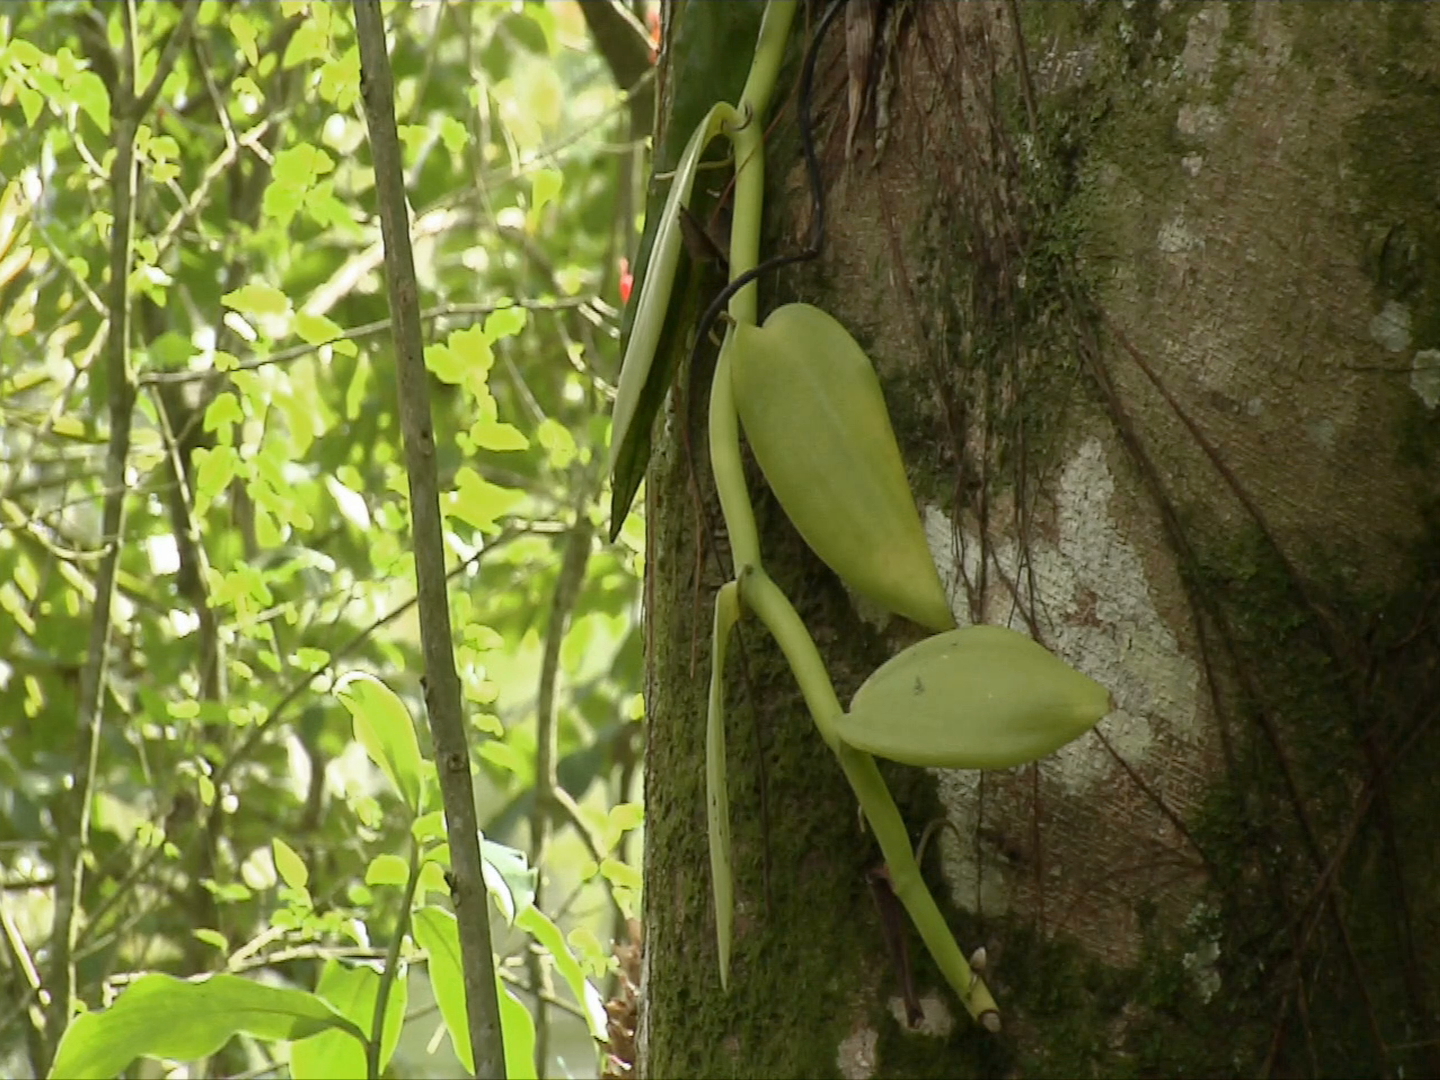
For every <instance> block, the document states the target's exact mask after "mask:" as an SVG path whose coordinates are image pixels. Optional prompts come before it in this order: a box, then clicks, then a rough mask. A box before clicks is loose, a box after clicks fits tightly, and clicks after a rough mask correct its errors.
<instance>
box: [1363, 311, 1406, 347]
mask: <svg viewBox="0 0 1440 1080" xmlns="http://www.w3.org/2000/svg"><path fill="white" fill-rule="evenodd" d="M1370 339H1371V340H1372V341H1374V342H1375V343H1376V344H1377V345H1379V346H1380V347H1381V348H1382V349H1384V350H1385V351H1386V352H1392V353H1398V352H1404V351H1405V350H1406V349H1408V348H1409V347H1410V309H1409V308H1407V307H1406V306H1405V305H1404V304H1402V303H1400V302H1399V301H1398V300H1387V301H1385V306H1384V307H1382V308H1381V309H1380V313H1379V314H1378V315H1376V316H1375V317H1374V318H1373V319H1371V320H1370Z"/></svg>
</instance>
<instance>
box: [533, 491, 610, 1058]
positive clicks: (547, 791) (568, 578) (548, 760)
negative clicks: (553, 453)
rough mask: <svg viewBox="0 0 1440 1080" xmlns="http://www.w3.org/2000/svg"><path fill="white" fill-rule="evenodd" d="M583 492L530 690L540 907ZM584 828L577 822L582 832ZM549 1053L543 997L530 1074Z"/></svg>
mask: <svg viewBox="0 0 1440 1080" xmlns="http://www.w3.org/2000/svg"><path fill="white" fill-rule="evenodd" d="M589 501H590V500H589V497H588V495H586V496H585V497H582V498H581V499H579V500H578V501H577V503H576V507H575V524H574V525H573V526H571V528H570V535H569V536H568V537H567V538H566V541H565V553H564V555H563V556H562V557H561V559H560V571H559V573H558V574H556V576H555V592H554V595H553V596H552V597H551V600H550V623H549V626H548V627H547V628H546V631H545V652H544V655H543V656H542V657H541V660H540V685H539V688H538V690H537V691H536V695H535V802H534V805H533V806H532V807H531V810H530V865H531V866H533V867H536V868H537V873H536V876H535V906H536V907H539V908H541V909H542V910H543V909H544V902H543V889H544V884H545V875H544V873H543V871H539V870H538V868H539V867H540V866H541V864H542V863H543V861H544V858H545V849H546V847H547V846H548V844H549V842H550V821H551V815H552V814H553V813H554V812H555V808H556V807H557V806H558V800H557V799H556V797H555V796H556V793H557V791H558V790H559V787H560V781H559V777H558V776H557V774H556V767H555V766H556V750H557V743H558V739H557V737H556V736H557V727H556V723H555V684H556V682H557V681H558V679H559V675H560V646H561V644H562V643H563V642H564V640H565V631H566V629H567V628H568V627H569V625H570V615H571V613H572V612H573V611H574V609H575V601H576V599H577V598H578V597H579V595H580V588H581V586H582V585H583V584H584V583H585V568H586V566H587V565H588V564H589V562H590V546H591V543H592V542H593V540H594V539H595V526H594V525H592V524H591V523H590V516H589V514H588V513H587V512H586V504H587V503H589ZM587 833H588V830H586V829H584V828H581V835H582V836H585V835H587ZM526 966H527V967H528V968H529V972H530V983H531V985H532V986H534V987H535V990H536V992H537V993H539V992H541V991H548V990H549V989H550V987H549V985H548V983H547V981H546V979H547V975H546V971H545V965H544V963H543V961H542V959H541V957H540V956H539V954H538V953H536V952H535V951H533V950H532V951H530V952H529V953H528V954H527V955H526ZM549 1058H550V1017H549V1011H548V1010H547V1009H546V1007H545V1002H544V1000H543V999H541V1000H539V1001H537V1002H536V1005H535V1075H536V1076H537V1077H539V1078H540V1080H545V1063H546V1062H547V1061H548V1060H549Z"/></svg>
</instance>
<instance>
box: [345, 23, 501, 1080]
mask: <svg viewBox="0 0 1440 1080" xmlns="http://www.w3.org/2000/svg"><path fill="white" fill-rule="evenodd" d="M354 11H355V36H356V40H357V42H358V43H359V46H360V96H361V99H362V100H363V102H364V107H365V124H366V127H367V128H368V130H369V134H370V150H371V155H372V157H373V158H374V167H375V192H376V198H377V200H378V202H379V204H380V231H381V236H382V240H383V243H384V248H385V279H386V284H387V286H388V289H389V293H390V309H391V311H390V314H391V319H392V321H393V324H394V334H395V354H396V356H395V361H396V363H395V366H396V370H397V376H398V381H399V388H398V389H399V407H400V428H401V432H402V433H403V435H404V442H405V459H406V472H407V474H408V476H409V482H410V519H411V526H412V536H413V541H414V545H415V578H416V586H417V594H418V596H419V601H420V643H421V651H422V653H423V655H424V658H425V676H424V690H425V705H426V712H427V715H428V716H429V720H430V735H431V740H432V742H433V743H434V746H435V766H436V772H437V773H438V776H439V780H440V792H441V797H442V799H443V801H444V806H445V827H446V833H447V836H448V839H449V841H450V860H451V869H450V877H451V889H450V896H451V900H452V902H453V903H454V906H455V917H456V921H457V922H458V924H459V932H460V958H461V966H462V971H463V973H464V984H465V1010H466V1014H467V1019H468V1021H469V1029H470V1031H469V1036H470V1047H471V1050H472V1052H473V1053H474V1059H475V1075H476V1076H477V1077H485V1078H490V1077H495V1078H498V1080H504V1078H505V1051H504V1042H503V1039H504V1036H503V1034H502V1031H501V1027H500V1001H499V995H498V990H497V988H496V985H495V954H494V947H493V946H492V944H491V942H490V910H489V897H488V894H487V892H486V889H485V880H484V874H483V869H482V868H483V864H482V862H481V859H480V834H479V823H478V822H477V821H476V818H475V791H474V786H473V784H472V783H471V778H470V747H469V744H468V741H467V738H466V727H465V716H464V706H463V704H462V702H461V697H460V677H459V675H458V674H457V673H456V670H455V654H454V651H453V645H452V641H453V638H452V636H451V626H450V607H449V597H448V595H447V593H446V587H445V580H446V574H445V541H444V536H443V526H442V520H441V516H440V492H439V479H438V476H437V471H436V466H435V431H434V426H433V421H432V419H431V414H430V386H429V376H428V374H427V372H426V370H425V355H424V340H423V335H422V333H421V325H420V298H419V285H418V284H417V282H416V279H415V256H414V252H413V251H412V250H411V247H410V217H409V211H408V209H407V207H406V198H405V180H404V176H405V172H404V165H403V160H404V159H403V158H402V156H401V151H400V137H399V133H398V132H397V131H396V126H395V86H394V82H393V80H392V77H391V73H390V57H389V53H388V51H387V49H386V45H385V19H384V16H383V15H382V14H381V10H380V3H379V0H354Z"/></svg>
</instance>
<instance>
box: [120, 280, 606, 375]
mask: <svg viewBox="0 0 1440 1080" xmlns="http://www.w3.org/2000/svg"><path fill="white" fill-rule="evenodd" d="M512 307H518V308H524V309H525V310H526V311H570V310H572V309H576V308H578V309H579V310H580V311H581V312H582V313H583V314H586V316H587V317H590V318H593V319H595V320H598V321H601V322H603V321H604V320H606V319H611V320H613V319H616V318H618V314H619V313H618V312H616V311H614V310H613V309H612V308H610V307H609V305H607V304H606V303H605V302H604V301H603V300H600V299H599V298H598V297H578V296H577V297H570V298H566V299H561V300H509V301H506V302H505V303H503V304H468V303H461V304H439V305H437V306H435V307H431V308H426V309H425V310H424V311H422V312H420V318H421V320H422V321H424V322H431V321H433V320H435V319H447V318H454V317H456V316H470V317H472V318H480V317H483V316H485V315H490V314H492V313H493V312H496V311H504V310H505V309H506V308H512ZM390 328H391V321H390V320H389V319H376V320H375V321H374V322H369V323H364V324H362V325H360V326H357V327H354V328H353V329H351V330H346V331H345V332H344V333H342V334H337V335H336V336H335V337H333V338H330V339H329V340H328V341H317V342H315V343H314V344H305V345H293V346H291V347H290V348H288V349H280V350H279V351H278V352H273V353H271V354H270V355H269V356H260V357H256V358H255V359H254V360H246V361H244V362H242V363H239V364H236V365H235V366H234V367H233V368H230V369H228V370H230V371H254V370H255V369H256V368H262V367H268V366H269V365H271V364H288V363H291V362H293V361H295V360H301V359H304V358H305V357H307V356H310V355H312V354H314V353H316V352H319V351H320V350H321V349H323V348H324V347H325V346H327V345H334V344H335V343H336V342H337V341H359V340H360V339H362V338H367V337H374V336H375V335H376V334H383V333H385V332H386V331H387V330H389V329H390ZM214 377H215V371H214V370H213V369H211V368H206V369H202V370H198V371H159V372H156V373H154V374H153V375H146V376H145V377H144V378H143V379H141V381H140V383H141V385H142V386H161V385H174V384H177V383H192V382H201V381H203V380H205V379H211V378H214Z"/></svg>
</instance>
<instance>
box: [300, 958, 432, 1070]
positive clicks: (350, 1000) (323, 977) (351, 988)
mask: <svg viewBox="0 0 1440 1080" xmlns="http://www.w3.org/2000/svg"><path fill="white" fill-rule="evenodd" d="M380 981H381V976H380V973H379V972H377V971H375V970H374V969H372V968H370V967H368V966H365V965H357V966H354V967H351V966H347V965H345V964H344V963H342V962H341V961H339V960H335V959H328V960H326V961H325V967H324V970H323V971H321V973H320V980H319V982H318V983H317V984H316V986H315V993H316V996H318V997H321V998H323V999H324V1000H325V1001H326V1002H327V1003H329V1004H330V1005H331V1006H333V1007H334V1009H335V1011H336V1012H338V1013H339V1014H340V1015H341V1016H344V1017H345V1018H346V1019H348V1020H349V1021H350V1022H351V1023H353V1024H354V1025H355V1026H356V1027H358V1028H359V1029H360V1030H361V1031H364V1032H366V1033H367V1035H368V1034H370V1033H371V1032H372V1028H373V1025H374V1022H375V999H376V997H377V996H378V995H379V992H380ZM408 999H409V979H408V977H407V972H406V971H404V970H403V969H402V970H401V971H399V972H397V973H396V974H395V977H394V978H393V979H392V980H391V982H390V988H389V991H388V995H387V997H386V999H385V1025H384V1037H383V1038H382V1039H381V1043H380V1065H381V1068H384V1066H385V1065H386V1064H387V1063H388V1062H389V1060H390V1058H391V1056H392V1055H393V1054H394V1053H395V1047H396V1046H397V1045H399V1042H400V1031H401V1027H402V1025H403V1022H404V1018H405V1006H406V1003H407V1001H408ZM290 1075H291V1076H293V1077H294V1078H295V1080H330V1078H332V1077H336V1078H350V1077H354V1078H355V1080H364V1078H365V1077H366V1076H367V1073H366V1061H365V1047H364V1045H363V1044H362V1043H359V1042H356V1041H355V1040H354V1039H352V1038H349V1037H347V1036H345V1035H343V1034H341V1033H339V1032H333V1031H327V1032H325V1033H323V1034H320V1035H314V1036H311V1037H310V1038H308V1039H305V1040H302V1041H300V1042H297V1043H295V1045H293V1046H292V1047H291V1048H290Z"/></svg>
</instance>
